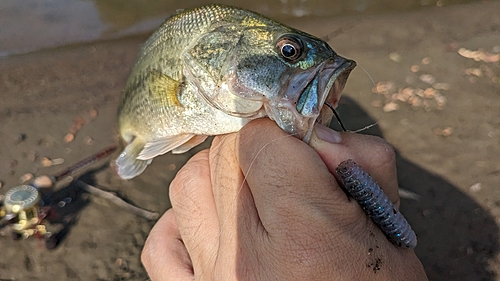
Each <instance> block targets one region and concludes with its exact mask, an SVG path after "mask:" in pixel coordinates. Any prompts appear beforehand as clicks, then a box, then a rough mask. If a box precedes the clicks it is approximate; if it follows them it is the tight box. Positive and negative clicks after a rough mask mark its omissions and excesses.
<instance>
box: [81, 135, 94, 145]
mask: <svg viewBox="0 0 500 281" xmlns="http://www.w3.org/2000/svg"><path fill="white" fill-rule="evenodd" d="M83 143H84V144H85V145H92V144H93V143H94V139H93V138H91V137H89V136H86V137H85V138H84V139H83Z"/></svg>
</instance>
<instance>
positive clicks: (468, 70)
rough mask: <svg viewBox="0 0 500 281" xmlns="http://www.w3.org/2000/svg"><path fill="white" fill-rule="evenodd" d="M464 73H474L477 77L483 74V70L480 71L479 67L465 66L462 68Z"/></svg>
mask: <svg viewBox="0 0 500 281" xmlns="http://www.w3.org/2000/svg"><path fill="white" fill-rule="evenodd" d="M464 73H465V74H466V75H474V76H477V77H481V76H483V71H481V69H479V68H467V69H466V70H464Z"/></svg>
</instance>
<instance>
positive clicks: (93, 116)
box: [89, 108, 98, 119]
mask: <svg viewBox="0 0 500 281" xmlns="http://www.w3.org/2000/svg"><path fill="white" fill-rule="evenodd" d="M89 114H90V118H91V119H95V118H96V117H97V115H98V112H97V109H95V108H92V109H91V110H90V112H89Z"/></svg>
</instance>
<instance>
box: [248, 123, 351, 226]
mask: <svg viewBox="0 0 500 281" xmlns="http://www.w3.org/2000/svg"><path fill="white" fill-rule="evenodd" d="M238 145H239V150H238V160H239V163H240V165H241V168H242V170H243V173H244V174H245V176H246V180H247V182H248V185H249V187H250V189H251V192H252V195H253V197H254V201H255V205H256V207H257V210H258V213H259V216H260V218H261V220H262V223H263V225H264V227H265V228H266V230H268V231H269V230H276V227H280V226H282V225H283V223H286V224H289V223H290V222H291V221H294V223H293V225H296V226H297V227H301V223H300V220H303V221H302V222H304V223H305V224H302V225H311V224H314V223H311V220H317V219H324V218H325V217H324V216H318V215H317V214H318V212H322V213H323V214H327V216H330V217H329V219H331V221H340V220H338V217H339V216H355V215H357V214H358V211H359V210H357V209H355V207H356V206H355V205H353V204H348V203H349V202H348V199H347V196H346V195H345V194H344V192H343V191H342V190H341V189H340V187H339V186H338V184H337V181H336V180H335V178H334V176H333V175H332V174H331V173H330V172H329V171H328V169H327V167H326V166H325V164H324V163H323V161H322V160H321V158H320V157H319V156H318V154H317V153H316V152H315V151H314V150H313V149H312V148H311V147H309V146H308V145H307V144H306V143H304V142H303V141H301V140H299V139H297V138H294V137H292V136H289V135H287V134H286V133H285V132H283V131H282V130H281V129H280V128H279V127H278V126H277V125H276V124H275V122H272V121H270V120H268V119H261V120H255V121H252V122H250V123H249V124H247V125H246V126H245V127H244V128H243V129H242V130H240V132H239V140H238ZM331 216H335V217H333V218H332V217H331ZM343 221H351V220H350V219H347V220H343ZM299 231H303V229H300V230H299Z"/></svg>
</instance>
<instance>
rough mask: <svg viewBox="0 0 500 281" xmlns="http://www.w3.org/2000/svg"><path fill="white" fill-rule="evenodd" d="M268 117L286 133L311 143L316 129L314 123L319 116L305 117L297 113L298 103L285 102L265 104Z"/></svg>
mask: <svg viewBox="0 0 500 281" xmlns="http://www.w3.org/2000/svg"><path fill="white" fill-rule="evenodd" d="M265 109H266V112H267V115H268V117H269V118H270V119H271V120H274V121H275V122H276V123H277V124H278V126H279V127H280V128H281V129H282V130H283V131H285V132H286V133H288V134H290V135H292V136H294V137H296V138H299V139H301V140H304V141H305V142H309V138H310V136H311V133H312V129H313V127H314V123H315V121H316V119H317V118H318V116H319V113H318V114H314V115H312V116H304V115H302V114H300V113H299V112H298V111H297V108H296V103H295V102H293V101H285V102H279V103H275V104H273V103H269V104H267V103H266V104H265Z"/></svg>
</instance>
